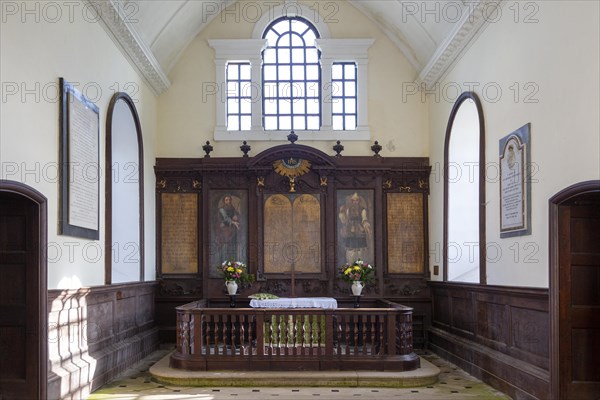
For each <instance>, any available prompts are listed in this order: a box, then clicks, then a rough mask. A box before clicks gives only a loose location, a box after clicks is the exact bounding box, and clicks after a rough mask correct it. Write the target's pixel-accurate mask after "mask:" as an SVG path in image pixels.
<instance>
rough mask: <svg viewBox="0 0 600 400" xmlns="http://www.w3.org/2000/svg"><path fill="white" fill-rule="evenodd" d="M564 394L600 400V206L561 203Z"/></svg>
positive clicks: (562, 393) (560, 330)
mask: <svg viewBox="0 0 600 400" xmlns="http://www.w3.org/2000/svg"><path fill="white" fill-rule="evenodd" d="M559 226H560V227H561V232H560V235H561V237H560V239H561V242H560V245H559V251H560V256H559V259H560V272H559V280H560V283H559V293H560V323H559V324H560V327H559V332H560V345H559V353H560V356H559V357H560V385H559V387H560V393H561V398H565V399H597V398H600V206H598V205H577V204H575V205H568V206H560V207H559Z"/></svg>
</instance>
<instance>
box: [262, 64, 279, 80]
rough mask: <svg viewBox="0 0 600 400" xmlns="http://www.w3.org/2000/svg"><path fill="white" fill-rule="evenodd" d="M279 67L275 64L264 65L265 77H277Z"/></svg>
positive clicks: (270, 78)
mask: <svg viewBox="0 0 600 400" xmlns="http://www.w3.org/2000/svg"><path fill="white" fill-rule="evenodd" d="M276 71H277V67H276V66H274V65H265V66H264V67H263V73H264V78H265V79H268V80H275V79H277V75H276Z"/></svg>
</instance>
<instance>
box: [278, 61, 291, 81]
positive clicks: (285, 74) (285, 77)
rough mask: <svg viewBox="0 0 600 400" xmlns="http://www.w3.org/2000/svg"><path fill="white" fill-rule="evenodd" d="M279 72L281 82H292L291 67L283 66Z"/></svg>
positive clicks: (279, 68)
mask: <svg viewBox="0 0 600 400" xmlns="http://www.w3.org/2000/svg"><path fill="white" fill-rule="evenodd" d="M277 71H278V72H279V76H278V78H279V80H280V81H289V80H290V66H289V65H281V66H279V67H278V68H277Z"/></svg>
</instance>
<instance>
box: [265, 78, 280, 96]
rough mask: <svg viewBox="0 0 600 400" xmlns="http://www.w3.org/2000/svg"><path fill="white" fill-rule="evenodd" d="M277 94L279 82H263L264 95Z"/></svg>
mask: <svg viewBox="0 0 600 400" xmlns="http://www.w3.org/2000/svg"><path fill="white" fill-rule="evenodd" d="M275 96H277V84H276V83H275V82H265V83H264V84H263V97H264V98H269V97H275Z"/></svg>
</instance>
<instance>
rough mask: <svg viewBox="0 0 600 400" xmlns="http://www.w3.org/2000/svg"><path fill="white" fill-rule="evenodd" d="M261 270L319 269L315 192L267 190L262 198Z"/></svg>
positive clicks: (317, 198) (307, 271)
mask: <svg viewBox="0 0 600 400" xmlns="http://www.w3.org/2000/svg"><path fill="white" fill-rule="evenodd" d="M263 254H264V272H265V273H290V272H291V271H292V269H293V270H294V271H295V272H296V273H305V274H310V273H320V272H321V203H320V195H319V194H289V193H285V194H269V195H266V196H265V201H264V253H263Z"/></svg>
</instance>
